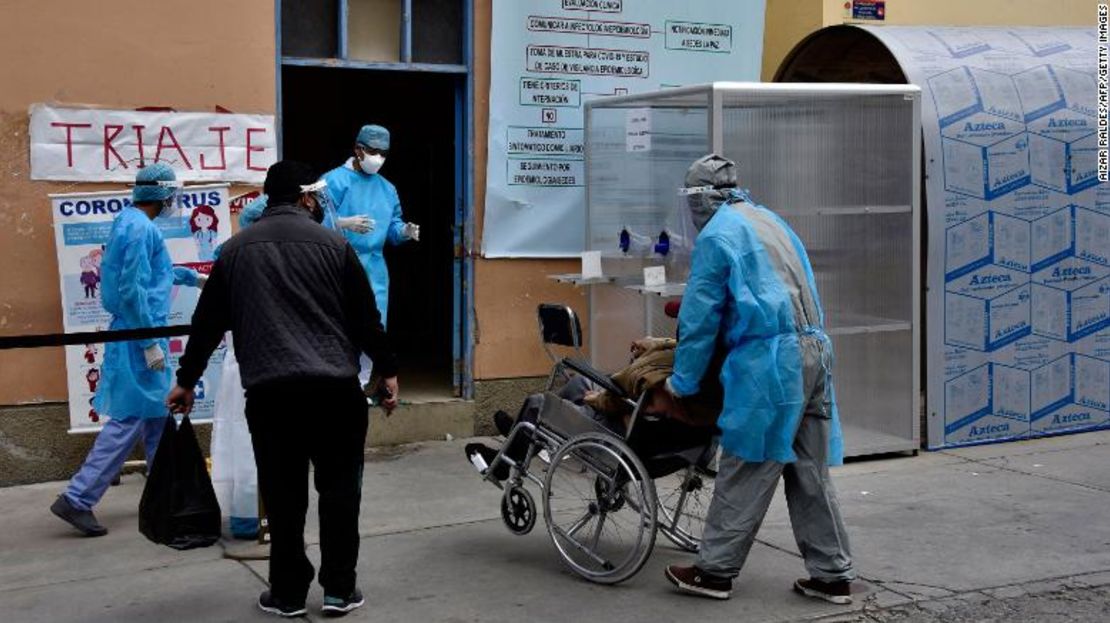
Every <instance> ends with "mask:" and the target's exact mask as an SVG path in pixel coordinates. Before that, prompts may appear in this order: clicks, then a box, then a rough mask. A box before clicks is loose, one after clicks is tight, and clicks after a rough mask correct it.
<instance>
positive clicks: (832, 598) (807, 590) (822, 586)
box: [794, 579, 852, 606]
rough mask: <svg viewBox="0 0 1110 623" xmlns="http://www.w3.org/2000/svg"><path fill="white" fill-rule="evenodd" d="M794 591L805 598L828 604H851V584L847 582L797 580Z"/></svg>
mask: <svg viewBox="0 0 1110 623" xmlns="http://www.w3.org/2000/svg"><path fill="white" fill-rule="evenodd" d="M794 590H795V591H796V592H798V593H800V594H802V595H805V596H806V597H813V598H814V599H824V600H825V601H827V602H829V603H834V604H839V605H841V606H847V605H848V604H850V603H852V583H851V582H850V581H848V580H837V581H836V582H822V581H821V580H812V579H811V580H798V581H797V582H794Z"/></svg>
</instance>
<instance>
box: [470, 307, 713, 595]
mask: <svg viewBox="0 0 1110 623" xmlns="http://www.w3.org/2000/svg"><path fill="white" fill-rule="evenodd" d="M538 315H539V324H540V334H541V336H542V341H543V347H544V351H545V352H546V353H547V355H548V357H550V358H551V360H552V362H553V363H554V367H553V369H552V371H551V376H550V378H549V380H548V384H547V390H546V391H545V393H544V400H543V406H542V408H541V409H540V411H539V414H538V416H537V418H536V420H535V422H522V421H517V422H516V423H515V424H514V426H513V428H512V429H511V430H510V431H509V434H508V436H507V438H506V441H505V443H504V444H503V445H502V446H501V448H500V449H499V451H498V453H497V455H496V457H495V458H494V459H493V461H492V462H491V464H490V465H489V466H488V467H487V468H486V469H485V470H484V471H483V472H482V475H483V479H484V480H487V481H489V482H491V483H493V484H494V485H496V486H498V487H501V488H502V490H503V495H502V499H501V517H502V520H503V521H504V523H505V526H506V527H507V528H508V529H509V531H510V532H512V533H513V534H517V535H525V534H528V533H529V532H531V530H532V528H533V527H534V526H535V524H536V519H537V507H536V503H535V501H534V498H533V496H532V494H531V493H530V492H529V491H528V489H527V488H526V487H525V483H526V482H530V483H532V484H533V485H535V486H537V487H538V488H539V496H540V500H541V503H542V509H543V518H544V522H545V524H546V525H547V532H548V535H549V537H550V538H551V542H552V544H553V545H554V547H555V549H556V551H557V552H558V554H559V556H560V557H561V558H562V560H563V562H564V563H565V564H566V566H567V567H569V568H570V570H571V571H573V572H574V573H575V574H577V575H579V576H581V577H582V578H585V579H586V580H589V581H592V582H596V583H599V584H616V583H619V582H623V581H625V580H627V579H629V578H631V577H633V576H634V575H636V573H638V572H639V571H640V569H641V568H642V567H643V566H644V564H645V563H646V562H647V560H648V558H649V557H650V555H651V552H652V550H653V549H654V547H655V541H656V534H657V533H662V534H663V536H665V537H666V538H667V539H668V540H670V541H671V542H672V543H674V544H675V545H676V546H678V547H679V548H681V549H683V550H686V551H691V552H694V551H697V549H698V546H699V544H700V540H701V534H702V528H703V526H704V523H705V516H706V513H707V511H708V509H709V502H710V500H711V499H712V496H713V484H714V478H715V477H716V471H715V470H716V464H717V457H718V449H717V448H718V446H717V441H716V439H717V438H716V431H715V430H713V429H704V430H702V429H689V428H686V430H687V431H690V433H689V434H677V435H676V434H673V429H674V427H675V426H679V425H677V424H674V423H670V422H669V421H663V419H661V418H655V417H653V416H651V415H649V414H647V413H646V412H645V402H646V400H647V396H646V394H645V395H641V396H628V395H626V394H625V393H624V392H623V391H622V390H621V389H620V387H618V386H617V385H616V384H615V383H613V382H612V380H611V379H610V378H609V377H608V376H607V375H605V374H604V373H602V372H600V371H598V370H596V369H595V368H594V367H592V366H591V365H590V364H589V363H587V362H586V360H585V358H584V357H583V356H582V351H581V346H582V329H581V324H580V322H579V319H578V316H577V315H576V314H575V312H574V310H572V309H571V308H569V307H566V306H560V305H546V304H545V305H540V306H539V309H538ZM552 347H566V348H568V349H571V350H573V351H574V353H575V354H576V355H577V357H566V358H559V357H557V356H556V355H555V354H554V353H553V351H552ZM574 374H577V375H581V376H583V377H585V378H586V379H588V380H589V381H590V382H592V383H593V384H594V385H595V386H597V387H598V388H601V389H605V390H606V391H608V392H610V393H611V394H612V395H614V396H618V397H619V399H620V400H622V401H624V402H625V403H626V404H627V405H628V407H629V409H631V417H630V420H629V424H628V425H627V426H626V431H625V433H624V434H623V435H621V434H619V433H616V432H614V431H613V430H610V429H609V428H607V427H606V426H604V425H602V424H601V423H599V422H597V421H595V420H592V419H590V418H588V417H585V416H584V415H583V414H582V413H581V412H579V411H578V410H576V409H574V408H571V407H568V405H567V403H566V402H565V401H564V400H563V399H561V398H560V397H559V396H557V395H555V394H554V393H552V389H553V388H555V387H556V385H557V383H558V382H559V381H560V380H563V381H566V380H568V379H569V378H571V376H572V375H574ZM668 427H670V428H668ZM521 435H527V437H528V439H529V441H528V450H527V452H526V454H525V455H524V458H523V459H521V460H514V459H512V458H510V457H509V456H506V449H507V448H509V447H510V445H511V444H512V443H513V441H514V440H515V439H516V438H517V437H519V436H521ZM518 458H519V457H518ZM502 462H504V463H505V464H507V465H508V467H509V477H508V479H506V480H505V481H504V482H499V481H498V480H497V479H496V478H494V477H493V473H494V469H495V468H496V467H497V466H498V465H500V464H501V463H502ZM537 466H539V468H540V469H536V467H537Z"/></svg>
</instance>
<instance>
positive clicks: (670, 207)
mask: <svg viewBox="0 0 1110 623" xmlns="http://www.w3.org/2000/svg"><path fill="white" fill-rule="evenodd" d="M771 91H772V89H768V88H761V87H758V86H756V87H752V86H744V87H735V88H721V89H718V91H717V92H716V97H718V98H720V101H721V103H722V123H723V130H722V137H723V140H724V155H725V156H727V157H730V158H733V159H735V160H737V161H738V163H739V169H740V185H741V186H742V187H744V188H748V189H750V191H751V193H752V196H753V198H754V199H756V200H757V201H758V202H759V203H762V204H764V205H766V206H767V207H768V208H770V209H772V210H774V211H775V212H776V213H778V214H779V215H780V216H782V217H783V218H784V219H785V220H786V221H787V222H788V223H789V224H790V225H791V227H792V228H793V229H794V230H795V232H796V233H797V234H798V236H799V238H801V239H802V241H803V243H804V244H805V245H806V248H807V252H808V254H809V257H810V262H811V264H812V265H813V270H814V276H815V279H816V281H817V288H818V292H819V294H820V296H821V299H822V304H823V307H824V309H825V313H826V326H827V330H828V332H829V334H830V335H831V336H832V339H833V344H834V350H835V353H836V364H835V369H834V375H835V376H836V388H837V398H838V402H839V406H840V413H841V418H842V421H843V425H844V429H845V441H846V451H847V454H848V455H863V454H874V453H881V452H892V451H899V450H907V449H912V448H913V447H915V444H914V422H915V420H916V418H917V417H918V414H917V413H914V411H913V406H914V396H913V387H914V379H913V363H914V361H915V357H916V356H917V349H916V347H915V345H914V343H913V321H914V318H915V310H914V309H913V299H914V296H913V294H914V292H913V287H914V275H915V271H916V270H918V258H916V257H914V256H913V248H914V240H913V205H914V199H915V193H916V192H917V187H916V186H915V183H916V181H917V180H916V175H915V173H916V171H915V169H914V163H913V153H914V149H913V148H914V144H913V141H915V140H917V138H916V136H917V134H916V132H917V129H916V128H915V127H914V126H913V101H912V99H907V98H906V96H904V95H902V94H897V95H879V94H871V93H862V92H859V91H856V92H851V87H850V86H846V87H845V91H844V92H843V93H822V94H804V93H799V92H790V93H783V92H777V93H774V92H771ZM708 113H709V108H708V99H707V98H706V97H704V96H703V95H701V94H698V93H687V94H684V95H682V96H674V95H672V94H669V93H667V92H666V91H662V92H658V93H653V94H645V95H644V96H642V97H638V98H633V99H631V100H630V99H627V98H622V101H620V103H619V104H616V103H614V104H611V105H610V104H607V103H606V102H605V101H604V100H599V101H595V102H594V103H593V105H592V106H591V108H590V109H589V113H588V114H589V123H588V133H587V137H586V142H587V150H588V155H589V158H588V160H587V178H588V184H587V201H588V205H587V208H588V217H587V222H588V227H589V234H590V235H589V237H588V243H587V244H588V247H589V248H590V249H591V250H598V251H603V252H604V253H605V257H606V259H605V261H603V265H604V270H605V272H606V274H610V275H618V276H621V277H620V279H621V281H620V282H619V283H618V284H616V285H609V286H598V287H593V288H591V292H592V294H591V322H592V323H594V324H593V325H592V326H591V331H592V332H593V335H592V338H591V347H592V348H591V355H592V357H593V358H594V360H595V363H596V364H597V365H599V366H600V367H602V368H603V369H606V370H609V371H613V370H616V369H618V368H620V367H622V366H623V365H624V364H625V363H626V362H627V360H628V344H629V342H630V341H631V340H633V339H635V338H638V337H640V336H641V335H645V334H649V333H650V334H654V335H672V336H673V335H674V324H675V323H674V321H673V320H670V319H668V318H666V316H665V315H664V314H663V313H662V308H663V305H664V304H665V303H666V299H663V298H660V297H655V296H648V297H646V298H645V296H643V295H640V294H638V293H635V292H633V291H631V290H627V289H625V288H623V287H620V286H621V285H623V284H624V283H629V282H633V281H635V280H636V279H637V278H638V276H639V275H640V274H641V271H642V269H643V267H644V266H646V265H652V264H658V263H664V264H665V263H667V260H664V259H663V258H660V257H658V256H653V255H651V253H650V252H649V253H647V254H643V255H639V256H636V255H634V254H633V255H632V256H622V255H621V254H620V253H619V251H618V239H619V234H620V231H621V229H623V228H630V229H633V230H634V231H633V233H636V234H638V235H639V236H642V237H646V238H648V239H649V240H650V241H652V242H655V241H656V240H657V237H658V234H659V232H660V231H662V230H663V229H664V228H667V227H668V226H669V225H670V223H673V221H674V219H673V215H674V210H675V209H676V208H677V207H678V206H679V205H680V203H679V202H678V201H676V192H677V189H678V188H679V187H680V186H682V184H683V177H684V175H685V172H686V169H687V167H688V166H689V165H690V163H691V162H693V161H694V160H695V159H697V158H699V157H701V156H702V155H704V154H705V153H706V152H708V151H709V149H710V144H711V140H710V137H709V127H708V125H709V123H708V122H709V117H708ZM674 277H678V275H673V274H672V273H671V269H670V267H668V281H672V280H675V279H674Z"/></svg>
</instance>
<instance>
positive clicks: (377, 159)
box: [358, 154, 385, 175]
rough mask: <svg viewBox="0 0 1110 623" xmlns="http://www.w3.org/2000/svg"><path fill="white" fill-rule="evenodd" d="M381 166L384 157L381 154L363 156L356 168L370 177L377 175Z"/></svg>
mask: <svg viewBox="0 0 1110 623" xmlns="http://www.w3.org/2000/svg"><path fill="white" fill-rule="evenodd" d="M383 164H385V156H383V155H381V154H364V155H363V156H362V159H361V160H359V161H358V166H359V168H360V169H362V172H363V173H369V174H370V175H373V174H375V173H377V172H378V169H381V168H382V165H383Z"/></svg>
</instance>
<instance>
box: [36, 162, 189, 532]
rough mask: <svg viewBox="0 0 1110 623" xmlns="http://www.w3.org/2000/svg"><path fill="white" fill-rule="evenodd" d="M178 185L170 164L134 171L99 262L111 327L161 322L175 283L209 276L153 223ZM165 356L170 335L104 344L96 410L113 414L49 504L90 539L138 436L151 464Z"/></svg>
mask: <svg viewBox="0 0 1110 623" xmlns="http://www.w3.org/2000/svg"><path fill="white" fill-rule="evenodd" d="M179 188H180V184H179V183H178V182H177V177H176V176H175V175H174V172H173V169H171V168H170V167H169V165H167V164H165V163H160V162H159V163H154V164H151V165H149V166H146V167H143V168H141V169H139V172H138V174H137V175H136V176H135V186H134V188H133V189H132V191H131V205H129V206H127V207H126V208H124V209H123V211H122V212H120V213H119V215H118V216H116V218H115V221H114V222H113V223H112V229H111V233H110V234H109V236H108V244H107V245H106V247H105V250H104V260H103V263H102V264H101V267H100V274H101V284H100V287H101V301H102V303H103V305H104V309H105V310H107V311H108V313H110V314H111V315H112V321H111V324H110V325H109V327H108V328H109V330H113V331H118V330H125V329H147V328H152V327H164V326H166V322H167V320H168V318H169V314H170V295H171V291H172V289H173V286H174V285H187V286H194V287H198V288H199V287H203V286H204V281H205V280H206V277H205V276H204V275H199V274H198V273H197V272H196V271H194V270H192V269H189V268H184V267H174V265H173V263H172V261H171V260H170V253H169V250H168V249H167V248H166V242H165V240H163V239H162V231H161V229H159V227H158V225H157V224H156V223H155V222H154V219H155V218H157V217H159V216H168V215H169V214H171V213H172V212H173V211H174V209H175V207H176V196H177V191H178V189H179ZM168 357H169V343H168V341H167V340H166V339H165V338H151V339H145V340H136V341H131V342H109V343H108V344H106V345H105V347H104V363H103V365H102V366H101V369H100V373H101V380H100V384H99V385H98V386H97V390H96V396H95V397H94V399H93V407H94V408H95V409H96V411H97V412H98V413H101V414H103V415H106V416H108V417H109V418H110V419H109V420H108V421H107V422H106V423H105V424H104V428H103V429H102V430H101V431H100V433H99V434H98V435H97V437H96V441H95V442H94V444H93V447H92V450H90V451H89V454H88V456H87V457H86V458H85V462H84V464H83V465H82V466H81V468H80V469H79V470H78V472H77V474H76V475H74V476H73V478H72V479H71V480H70V481H69V485H68V486H67V487H66V490H65V492H64V493H62V495H60V496H58V499H57V500H56V501H55V502H54V504H53V505H52V506H51V507H50V510H51V512H53V513H54V514H55V515H57V516H58V517H59V518H61V519H62V520H63V521H66V522H67V523H69V524H70V525H72V526H73V527H74V528H76V529H77V530H78V531H80V532H81V533H82V534H84V535H86V536H103V535H104V534H107V533H108V530H107V528H105V527H104V526H102V525H101V524H100V522H98V521H97V519H96V516H95V515H93V512H92V509H93V507H94V506H95V505H96V504H97V502H99V501H100V498H101V497H102V496H103V495H104V492H105V491H106V490H107V489H108V486H109V485H110V484H111V482H112V480H113V479H114V478H115V477H116V476H117V475H118V474H119V471H120V468H121V467H123V462H124V461H125V460H126V459H127V457H128V456H129V455H130V454H131V450H132V449H133V448H134V447H135V444H136V443H137V442H138V441H139V440H140V439H141V440H142V442H143V449H144V450H145V452H146V461H147V466H148V468H149V466H150V464H151V463H152V462H153V459H154V453H155V451H156V450H157V448H158V440H159V438H160V437H161V436H162V428H163V427H164V426H165V417H166V414H167V411H166V405H165V396H166V393H167V392H169V389H170V370H169V367H168V365H167V362H168Z"/></svg>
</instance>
